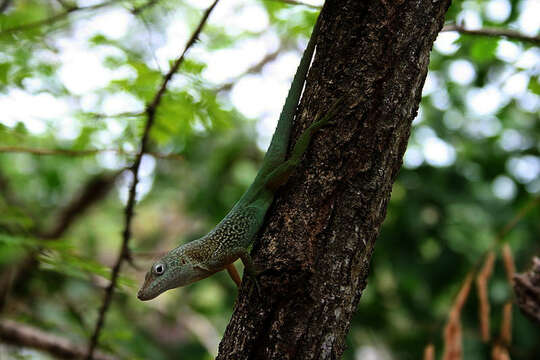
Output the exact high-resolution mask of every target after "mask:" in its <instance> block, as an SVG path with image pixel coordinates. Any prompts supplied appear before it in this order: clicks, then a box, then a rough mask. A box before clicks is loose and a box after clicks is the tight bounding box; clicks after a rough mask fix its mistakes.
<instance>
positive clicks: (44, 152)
mask: <svg viewBox="0 0 540 360" xmlns="http://www.w3.org/2000/svg"><path fill="white" fill-rule="evenodd" d="M104 152H113V153H116V154H119V155H128V156H135V155H136V154H135V153H132V152H129V151H125V150H122V149H87V150H71V149H38V148H27V147H21V146H0V153H26V154H32V155H38V156H50V155H51V156H52V155H62V156H91V155H96V154H99V153H104ZM145 154H148V155H152V156H154V157H155V158H158V159H170V160H179V161H182V160H184V158H183V157H182V155H178V154H160V153H157V152H152V151H147V152H145Z"/></svg>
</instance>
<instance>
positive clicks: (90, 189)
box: [38, 170, 123, 239]
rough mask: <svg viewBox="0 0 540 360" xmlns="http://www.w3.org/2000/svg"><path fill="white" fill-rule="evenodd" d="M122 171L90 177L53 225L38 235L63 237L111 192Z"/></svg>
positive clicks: (45, 237) (48, 237) (49, 237)
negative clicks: (78, 220) (79, 219)
mask: <svg viewBox="0 0 540 360" xmlns="http://www.w3.org/2000/svg"><path fill="white" fill-rule="evenodd" d="M122 172H123V170H122V171H117V172H115V173H112V174H99V175H97V176H95V177H94V178H92V179H90V181H89V182H88V183H87V184H86V185H85V186H84V187H83V189H82V190H81V191H78V192H77V193H78V194H80V195H79V196H77V197H75V198H74V199H72V200H71V202H70V203H68V205H67V206H66V207H65V208H64V209H62V210H61V211H60V213H59V215H58V216H57V219H56V222H55V224H54V225H53V227H52V228H50V229H49V230H46V231H43V232H41V233H39V234H38V236H39V237H40V238H42V239H58V238H59V237H61V236H62V235H63V234H64V232H65V231H66V230H67V229H68V228H69V226H70V225H71V224H72V223H73V222H74V221H75V220H76V219H77V218H78V217H80V215H82V214H83V213H84V212H85V211H86V210H88V209H89V208H90V207H91V206H92V205H93V204H95V203H96V202H98V201H100V200H101V199H103V198H104V197H105V196H106V195H107V194H108V193H109V191H110V190H111V189H112V187H113V185H114V183H115V181H116V179H117V178H118V176H119V175H120V174H121V173H122Z"/></svg>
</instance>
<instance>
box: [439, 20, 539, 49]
mask: <svg viewBox="0 0 540 360" xmlns="http://www.w3.org/2000/svg"><path fill="white" fill-rule="evenodd" d="M445 31H457V32H459V33H461V34H467V35H479V36H488V37H501V36H503V37H506V38H509V39H512V40H520V41H526V42H531V43H533V44H537V45H538V44H540V37H539V36H528V35H524V34H522V33H520V32H518V31H515V30H510V29H503V28H483V29H476V30H472V29H466V28H465V27H463V26H461V25H457V24H448V25H445V26H444V27H443V28H442V30H441V32H445Z"/></svg>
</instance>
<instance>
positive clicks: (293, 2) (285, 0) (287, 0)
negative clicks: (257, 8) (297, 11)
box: [271, 0, 321, 10]
mask: <svg viewBox="0 0 540 360" xmlns="http://www.w3.org/2000/svg"><path fill="white" fill-rule="evenodd" d="M271 1H278V2H282V3H285V4H289V5H300V6H306V7H308V8H311V9H317V10H320V9H321V6H319V5H312V4H308V3H305V2H302V1H299V0H271Z"/></svg>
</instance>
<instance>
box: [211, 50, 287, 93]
mask: <svg viewBox="0 0 540 360" xmlns="http://www.w3.org/2000/svg"><path fill="white" fill-rule="evenodd" d="M288 47H289V44H288V43H286V44H282V45H281V46H279V47H278V48H277V49H276V50H275V51H273V52H271V53H268V54H266V55H265V56H264V57H263V58H262V59H261V60H259V61H258V62H257V63H255V64H253V65H252V66H250V67H249V68H248V69H247V70H246V71H245V72H243V73H242V74H240V75H238V76H236V77H235V78H233V79H232V80H229V81H227V82H226V83H223V84H221V85H220V86H219V87H218V88H217V89H216V91H217V92H221V91H230V90H231V88H232V87H233V86H234V84H236V83H237V82H238V80H240V79H241V78H243V77H244V76H246V75H249V74H257V73H260V72H261V71H262V69H263V68H264V66H265V65H266V64H268V63H270V62H272V61H274V60H276V58H277V57H278V56H279V54H280V53H281V52H283V51H284V50H285V49H286V48H288Z"/></svg>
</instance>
